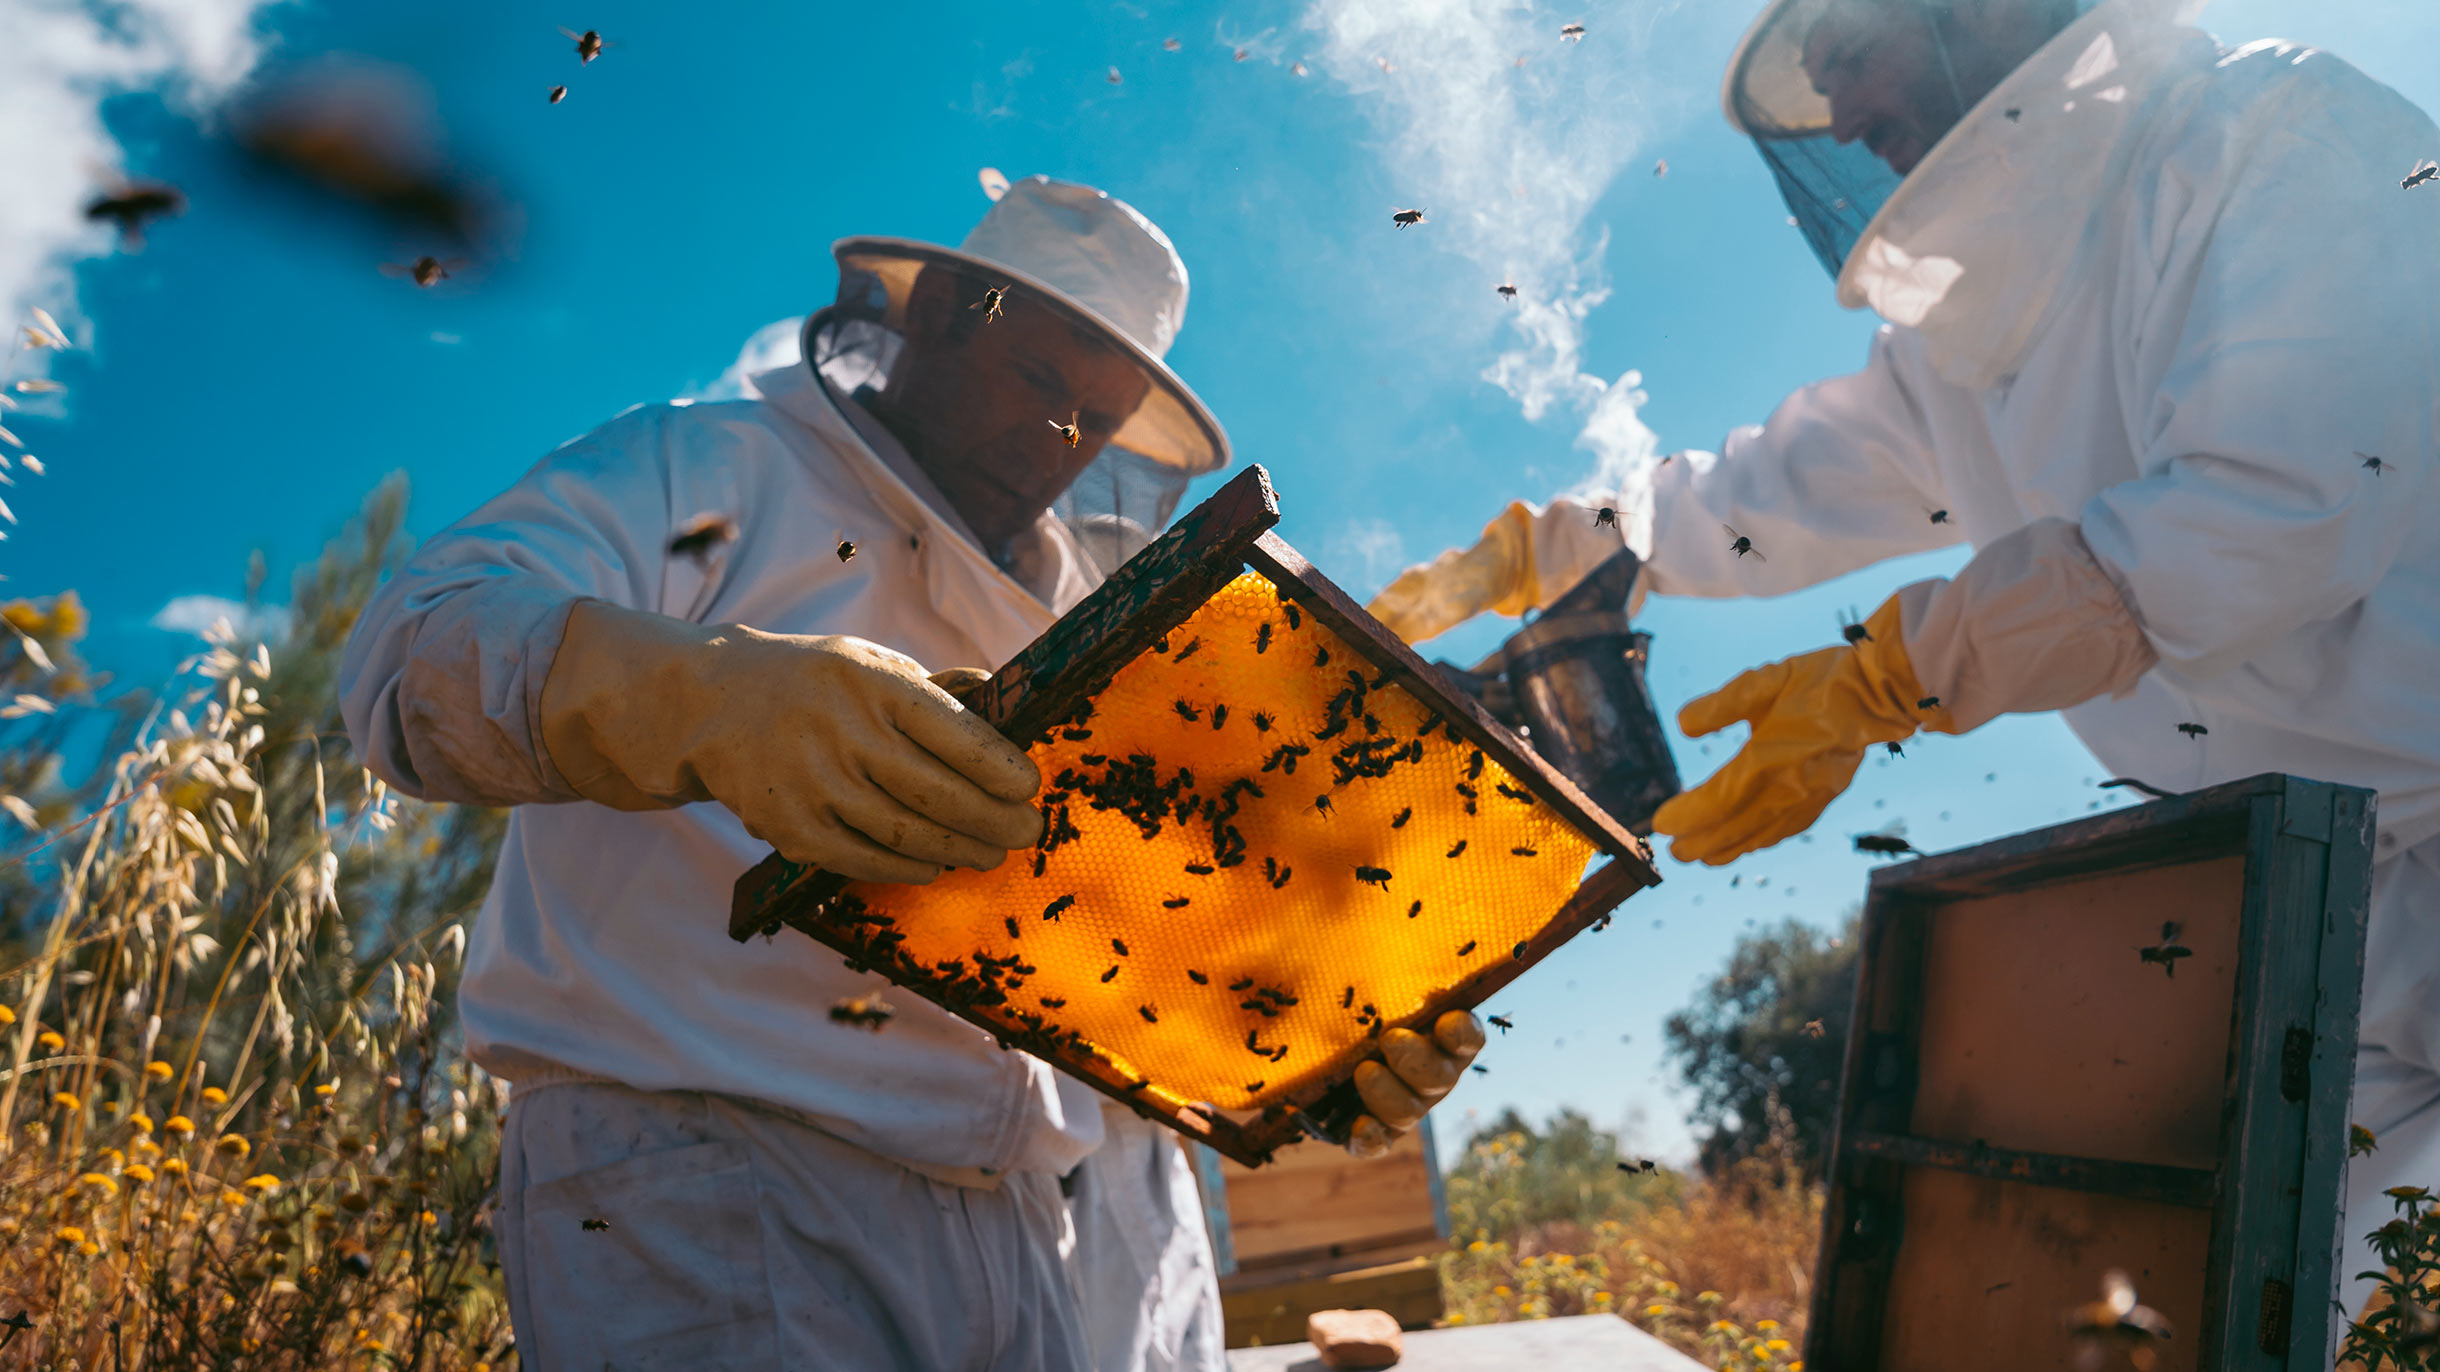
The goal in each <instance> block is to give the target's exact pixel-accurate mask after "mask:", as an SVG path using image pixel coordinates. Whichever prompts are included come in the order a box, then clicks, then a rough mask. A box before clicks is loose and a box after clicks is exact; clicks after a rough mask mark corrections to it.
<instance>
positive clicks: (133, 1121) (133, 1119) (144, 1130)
mask: <svg viewBox="0 0 2440 1372" xmlns="http://www.w3.org/2000/svg"><path fill="white" fill-rule="evenodd" d="M127 1125H128V1127H129V1128H131V1129H133V1130H135V1131H136V1132H137V1133H139V1134H149V1133H151V1132H152V1131H153V1122H152V1116H150V1115H147V1114H145V1113H144V1112H143V1111H141V1110H138V1111H137V1112H135V1113H134V1114H132V1115H129V1116H128V1117H127Z"/></svg>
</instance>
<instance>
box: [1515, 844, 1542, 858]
mask: <svg viewBox="0 0 2440 1372" xmlns="http://www.w3.org/2000/svg"><path fill="white" fill-rule="evenodd" d="M1508 851H1509V852H1510V853H1512V854H1514V855H1516V856H1517V857H1540V856H1541V854H1540V853H1538V852H1536V851H1535V850H1533V849H1531V848H1528V847H1526V846H1525V845H1523V844H1521V843H1520V844H1518V845H1517V846H1516V847H1514V848H1511V849H1509V850H1508Z"/></svg>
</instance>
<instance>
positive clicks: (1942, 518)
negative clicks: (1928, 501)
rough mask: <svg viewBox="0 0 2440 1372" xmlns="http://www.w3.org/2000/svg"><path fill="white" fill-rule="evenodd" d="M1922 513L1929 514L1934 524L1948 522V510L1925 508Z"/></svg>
mask: <svg viewBox="0 0 2440 1372" xmlns="http://www.w3.org/2000/svg"><path fill="white" fill-rule="evenodd" d="M1924 513H1925V514H1927V515H1929V516H1931V520H1932V522H1933V523H1934V524H1946V523H1948V522H1949V512H1948V511H1946V510H1925V511H1924Z"/></svg>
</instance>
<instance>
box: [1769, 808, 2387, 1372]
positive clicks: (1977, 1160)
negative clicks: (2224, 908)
mask: <svg viewBox="0 0 2440 1372" xmlns="http://www.w3.org/2000/svg"><path fill="white" fill-rule="evenodd" d="M2373 807H2374V798H2373V795H2372V793H2371V792H2369V791H2364V790H2359V789H2356V788H2352V787H2346V786H2337V785H2333V784H2330V783H2327V782H2318V781H2307V780H2303V779H2300V778H2296V777H2289V776H2281V775H2276V774H2271V775H2263V776H2257V777H2252V778H2248V779H2246V780H2243V781H2236V782H2230V783H2228V784H2226V785H2222V786H2217V787H2213V788H2211V789H2209V790H2204V791H2198V792H2194V793H2192V794H2188V795H2183V796H2178V797H2174V798H2171V799H2167V800H2161V801H2158V802H2155V803H2152V804H2148V805H2142V806H2135V807H2130V808H2127V809H2124V810H2119V811H2116V812H2113V813H2110V814H2106V815H2101V816H2097V817H2094V818H2090V819H2085V820H2080V821H2077V822H2074V823H2070V824H2063V825H2059V826H2056V827H2054V828H2049V829H2041V830H2036V831H2033V832H2031V833H2026V834H2019V835H2016V836H2014V837H2011V838H2006V839H2002V840H1999V841H1998V842H1995V843H1988V844H1984V845H1982V846H1980V847H1976V848H1968V849H1963V850H1960V851H1957V852H1953V853H1943V854H1938V855H1935V856H1931V857H1926V858H1922V859H1919V860H1917V861H1914V862H1909V863H1905V864H1903V865H1899V866H1893V867H1886V868H1883V869H1881V870H1879V871H1877V872H1875V873H1873V877H1872V885H1871V892H1870V895H1869V897H1868V899H1867V901H1866V904H1865V914H1864V926H1863V945H1862V948H1861V950H1860V954H1859V955H1860V959H1861V961H1860V965H1859V968H1858V976H1857V979H1856V993H1855V1014H1854V1019H1853V1021H1852V1023H1853V1028H1852V1029H1851V1031H1850V1036H1849V1039H1848V1042H1847V1052H1846V1060H1845V1066H1844V1070H1843V1081H1842V1083H1841V1088H1840V1097H1839V1115H1838V1121H1837V1128H1836V1134H1835V1138H1834V1141H1833V1144H1832V1148H1831V1157H1830V1167H1829V1172H1828V1178H1829V1194H1828V1197H1827V1203H1826V1205H1825V1208H1824V1212H1823V1217H1822V1247H1821V1258H1820V1263H1819V1266H1818V1267H1817V1269H1816V1272H1815V1280H1814V1288H1813V1309H1812V1320H1811V1325H1810V1328H1809V1330H1808V1333H1807V1338H1806V1345H1805V1362H1806V1365H1807V1366H1809V1367H1815V1368H1820V1369H1822V1372H1866V1370H1867V1369H1871V1368H1874V1367H1877V1366H1879V1365H1880V1353H1881V1347H1882V1337H1883V1331H1882V1323H1883V1319H1884V1315H1885V1311H1886V1309H1887V1301H1888V1296H1889V1294H1890V1279H1891V1275H1892V1273H1891V1269H1892V1266H1893V1264H1894V1262H1895V1260H1896V1256H1897V1252H1898V1247H1899V1241H1900V1238H1901V1236H1902V1235H1903V1233H1904V1230H1905V1214H1904V1210H1903V1204H1902V1191H1901V1186H1902V1184H1903V1181H1904V1178H1905V1175H1906V1174H1907V1172H1908V1171H1909V1170H1910V1169H1915V1168H1939V1169H1945V1170H1949V1171H1955V1172H1964V1173H1969V1174H1972V1175H1977V1176H1984V1177H1994V1178H1999V1179H2002V1180H2007V1181H2014V1182H2023V1183H2030V1184H2033V1185H2036V1186H2042V1187H2052V1188H2061V1189H2065V1190H2069V1191H2077V1192H2085V1193H2091V1194H2098V1195H2105V1196H2111V1197H2122V1198H2127V1199H2130V1200H2137V1201H2148V1202H2157V1203H2162V1204H2167V1205H2172V1206H2181V1207H2186V1208H2192V1209H2203V1210H2208V1211H2210V1212H2211V1238H2210V1245H2209V1249H2208V1254H2209V1256H2208V1262H2207V1268H2206V1271H2205V1273H2204V1280H2203V1293H2204V1318H2203V1327H2202V1328H2200V1329H2197V1330H2193V1331H2188V1330H2185V1329H2179V1330H2178V1331H2176V1337H2177V1338H2178V1339H2180V1340H2185V1339H2189V1338H2192V1339H2195V1340H2197V1341H2198V1342H2199V1344H2200V1353H2199V1358H2200V1361H2199V1362H2198V1364H2197V1365H2198V1366H2199V1367H2201V1368H2204V1369H2207V1370H2208V1372H2273V1370H2274V1369H2276V1370H2277V1372H2322V1369H2325V1368H2327V1367H2328V1366H2329V1365H2330V1360H2331V1357H2332V1353H2333V1347H2334V1343H2335V1340H2336V1337H2337V1329H2336V1327H2335V1326H2334V1325H2333V1323H2332V1321H2331V1318H2330V1316H2331V1311H2330V1308H2329V1304H2328V1302H2327V1301H2326V1300H2325V1299H2324V1293H2326V1292H2327V1291H2328V1290H2330V1288H2331V1283H2332V1279H2333V1263H2334V1262H2336V1261H2337V1260H2338V1258H2339V1255H2340V1241H2341V1236H2340V1235H2339V1233H2338V1214H2339V1208H2340V1201H2341V1198H2342V1195H2343V1188H2344V1185H2345V1176H2346V1146H2347V1100H2348V1097H2349V1095H2350V1094H2351V1092H2352V1090H2353V1086H2354V1078H2355V1048H2356V1015H2357V1010H2358V1006H2359V1002H2360V998H2361V991H2362V985H2363V970H2364V926H2365V917H2366V913H2367V910H2368V908H2369V898H2370V883H2371V869H2372V854H2373V846H2372V845H2373ZM2234 855H2242V857H2243V859H2244V878H2243V895H2242V902H2243V908H2242V909H2241V911H2240V912H2239V917H2238V930H2239V938H2240V944H2239V948H2238V953H2237V980H2236V998H2235V1008H2234V1020H2233V1023H2232V1025H2231V1027H2230V1038H2229V1052H2228V1060H2227V1069H2226V1076H2225V1078H2224V1094H2223V1106H2222V1114H2221V1119H2220V1135H2219V1155H2218V1156H2219V1162H2218V1165H2217V1166H2216V1167H2214V1168H2208V1169H2205V1168H2189V1167H2172V1166H2160V1165H2146V1164H2135V1163H2128V1162H2122V1161H2111V1160H2104V1159H2095V1158H2071V1157H2058V1156H2052V1155H2045V1154H2038V1153H2022V1152H2013V1151H2009V1150H2006V1149H1999V1148H1992V1147H1987V1146H1984V1145H1982V1144H1981V1143H1979V1142H1975V1143H1967V1144H1959V1143H1957V1142H1954V1141H1943V1140H1934V1139H1925V1138H1918V1137H1913V1136H1910V1135H1908V1134H1907V1133H1905V1132H1904V1131H1905V1128H1906V1125H1907V1122H1908V1121H1909V1119H1910V1118H1911V1113H1912V1110H1913V1107H1914V1098H1915V1097H1914V1090H1915V1084H1916V1075H1915V1063H1916V1061H1917V1059H1918V1057H1919V1054H1920V1051H1921V1042H1920V1038H1919V1030H1920V1028H1921V1025H1920V1020H1919V1009H1920V1004H1921V1001H1922V991H1923V982H1922V973H1923V969H1922V957H1923V953H1924V948H1925V943H1926V938H1927V935H1928V931H1929V928H1930V925H1931V923H1932V922H1933V921H1935V920H1937V919H1938V918H1939V916H1940V913H1941V910H1942V908H1943V907H1944V906H1945V905H1947V904H1949V903H1950V902H1954V901H1958V900H1961V899H1968V898H1973V897H1978V896H1986V895H1994V894H2000V893H2006V892H2018V891H2026V890H2032V889H2037V888H2039V887H2042V886H2046V885H2051V884H2055V883H2059V882H2065V881H2070V880H2074V879H2078V878H2084V877H2091V876H2096V875H2102V874H2110V873H2126V872H2135V871H2140V870H2144V869H2147V868H2157V867H2166V866H2173V865H2177V864H2182V863H2188V862H2194V861H2200V860H2204V859H2208V858H2213V857H2225V856H2234ZM1996 1352H1997V1350H1981V1352H1980V1353H1979V1354H1977V1355H1976V1360H1977V1361H1978V1362H1979V1363H1980V1364H1981V1365H1985V1366H1993V1367H2003V1366H2014V1365H2022V1366H2026V1367H2033V1366H2041V1367H2052V1366H2058V1365H2060V1363H2061V1358H2062V1357H2063V1356H2064V1353H2065V1349H2064V1347H2063V1346H2062V1347H2061V1348H2059V1349H2055V1350H2026V1353H2025V1357H2026V1359H2027V1361H2025V1362H2024V1363H2022V1364H2011V1363H2008V1362H2006V1361H2005V1360H2004V1359H2000V1360H1994V1359H1993V1358H1991V1357H1989V1356H1984V1355H1989V1354H1994V1353H1996Z"/></svg>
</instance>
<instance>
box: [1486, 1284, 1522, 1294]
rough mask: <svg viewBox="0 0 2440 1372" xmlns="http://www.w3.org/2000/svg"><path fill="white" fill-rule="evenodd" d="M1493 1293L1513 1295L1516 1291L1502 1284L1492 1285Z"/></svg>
mask: <svg viewBox="0 0 2440 1372" xmlns="http://www.w3.org/2000/svg"><path fill="white" fill-rule="evenodd" d="M1491 1294H1492V1295H1494V1296H1513V1295H1515V1294H1516V1292H1514V1291H1511V1290H1509V1289H1508V1288H1507V1287H1506V1286H1505V1285H1501V1286H1495V1287H1492V1288H1491Z"/></svg>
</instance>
